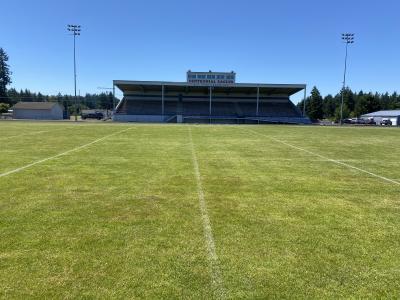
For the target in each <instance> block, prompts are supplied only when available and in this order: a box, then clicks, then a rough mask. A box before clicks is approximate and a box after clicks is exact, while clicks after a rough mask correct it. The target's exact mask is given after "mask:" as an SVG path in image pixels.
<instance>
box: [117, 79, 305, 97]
mask: <svg viewBox="0 0 400 300" xmlns="http://www.w3.org/2000/svg"><path fill="white" fill-rule="evenodd" d="M114 85H116V86H117V87H118V88H119V89H120V90H121V91H123V92H139V91H140V92H145V91H154V90H159V89H161V86H164V87H167V90H168V91H174V92H190V91H202V90H207V89H208V88H209V86H212V87H213V89H214V91H216V92H227V93H229V92H237V93H248V92H254V89H255V88H259V89H260V93H265V94H270V95H278V94H279V95H281V94H283V95H288V96H291V95H293V94H295V93H297V92H299V91H301V90H303V89H305V88H306V85H305V84H264V83H235V84H227V85H213V84H211V85H207V84H194V83H188V82H170V81H131V80H114Z"/></svg>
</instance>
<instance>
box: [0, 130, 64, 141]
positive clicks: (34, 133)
mask: <svg viewBox="0 0 400 300" xmlns="http://www.w3.org/2000/svg"><path fill="white" fill-rule="evenodd" d="M56 130H59V129H56ZM50 131H53V130H42V131H34V132H27V133H22V134H19V135H13V136H6V137H2V138H0V141H2V140H7V139H12V138H19V137H20V136H31V135H36V134H40V133H44V132H50Z"/></svg>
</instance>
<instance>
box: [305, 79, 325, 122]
mask: <svg viewBox="0 0 400 300" xmlns="http://www.w3.org/2000/svg"><path fill="white" fill-rule="evenodd" d="M306 110H307V114H308V117H309V118H310V119H311V120H318V119H322V118H323V117H324V111H323V101H322V96H321V94H320V93H319V91H318V89H317V87H316V86H314V88H313V89H312V91H311V97H310V98H309V100H308V105H306Z"/></svg>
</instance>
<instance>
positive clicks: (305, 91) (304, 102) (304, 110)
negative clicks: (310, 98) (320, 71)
mask: <svg viewBox="0 0 400 300" xmlns="http://www.w3.org/2000/svg"><path fill="white" fill-rule="evenodd" d="M306 98H307V86H305V87H304V98H303V117H305V116H306Z"/></svg>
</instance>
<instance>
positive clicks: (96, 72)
mask: <svg viewBox="0 0 400 300" xmlns="http://www.w3.org/2000/svg"><path fill="white" fill-rule="evenodd" d="M0 3H1V4H0V5H1V10H2V13H1V19H0V22H1V25H2V26H1V29H0V47H3V48H4V49H5V50H6V51H7V53H8V54H9V56H10V60H9V64H10V66H11V69H12V71H13V84H12V86H13V87H15V88H17V89H20V88H28V89H30V90H32V91H41V92H42V93H50V94H56V93H58V92H61V93H71V94H72V93H73V60H72V59H73V56H72V55H73V52H72V49H73V48H72V45H73V44H72V36H69V35H68V33H67V31H66V25H67V24H69V23H72V24H74V23H75V24H80V25H82V35H81V36H80V37H79V38H78V40H77V64H78V89H79V90H80V93H81V94H85V93H86V92H90V93H94V92H99V90H98V89H97V87H99V86H106V87H107V86H111V85H112V80H113V79H125V80H171V81H184V80H185V74H186V71H187V70H188V69H191V70H193V71H203V70H206V71H207V70H210V69H211V70H215V71H231V70H234V71H236V72H237V81H238V82H260V83H307V85H308V86H309V87H311V86H314V85H316V86H317V87H318V88H319V89H320V91H321V93H322V94H324V95H325V94H327V93H336V92H337V91H339V90H340V87H341V82H342V77H343V59H344V44H343V43H342V41H341V39H340V35H341V33H342V32H354V33H355V34H356V36H355V44H354V45H352V46H351V48H350V49H349V69H348V85H349V86H350V87H351V88H352V89H353V90H360V89H362V90H364V91H379V92H384V91H389V92H393V91H399V92H400V89H399V84H400V75H399V74H400V72H399V70H400V55H399V53H400V18H399V11H400V1H395V0H393V1H388V0H380V1H357V0H348V1H343V0H337V1H316V0H304V1H295V0H292V1H289V0H280V1H266V0H264V1H261V0H257V1H256V0H254V1H253V0H246V1H244V0H242V1H236V0H230V1H228V0H226V1H225V0H214V1H212V0H201V1H200V0H197V1H189V0H186V1H178V0H176V1H175V0H171V1H161V0H160V1H155V0H146V1H133V0H132V1H128V0H124V1H122V0H115V1H75V0H70V1H54V0H53V1H49V0H46V1H45V0H36V1H28V0H26V1H22V0H13V1H5V0H2V1H1V2H0ZM309 90H310V88H309ZM300 97H301V95H297V96H295V97H294V100H295V101H296V100H298V99H299V98H300Z"/></svg>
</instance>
